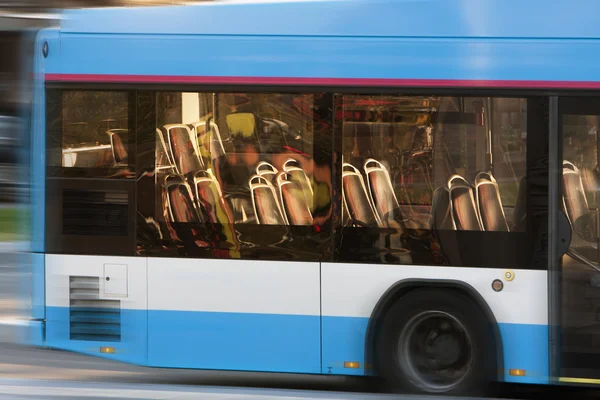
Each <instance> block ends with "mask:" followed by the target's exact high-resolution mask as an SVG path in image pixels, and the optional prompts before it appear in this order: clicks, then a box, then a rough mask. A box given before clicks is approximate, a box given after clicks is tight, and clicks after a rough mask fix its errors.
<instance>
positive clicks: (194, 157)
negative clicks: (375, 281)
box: [136, 91, 331, 373]
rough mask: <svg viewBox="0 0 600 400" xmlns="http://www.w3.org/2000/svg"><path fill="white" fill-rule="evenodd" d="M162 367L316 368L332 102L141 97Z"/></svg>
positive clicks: (152, 334) (148, 241) (152, 309)
mask: <svg viewBox="0 0 600 400" xmlns="http://www.w3.org/2000/svg"><path fill="white" fill-rule="evenodd" d="M137 101H138V115H140V116H142V118H138V128H137V133H138V138H137V171H138V176H139V178H138V183H137V188H136V190H137V199H138V203H137V212H138V221H137V232H138V237H137V239H138V246H137V252H138V254H139V255H142V256H148V257H149V258H148V309H149V311H148V335H149V336H148V338H149V342H148V351H149V362H150V364H151V365H153V366H165V367H186V368H205V369H233V370H252V371H279V372H302V373H319V372H320V371H321V358H320V357H321V343H320V339H321V337H320V332H321V331H320V329H321V321H320V264H319V261H320V260H321V259H322V258H323V257H328V256H329V254H330V250H329V249H330V245H331V241H330V238H331V236H330V222H329V219H330V214H331V213H330V207H331V201H330V198H331V194H330V193H331V167H330V165H331V156H330V154H331V135H330V124H328V123H327V121H328V120H329V118H330V115H329V111H328V110H330V107H328V106H327V104H328V103H327V102H328V101H330V97H327V96H323V95H322V94H314V93H305V94H298V93H296V94H295V93H244V92H242V93H211V92H206V93H198V92H153V91H139V92H138V98H137Z"/></svg>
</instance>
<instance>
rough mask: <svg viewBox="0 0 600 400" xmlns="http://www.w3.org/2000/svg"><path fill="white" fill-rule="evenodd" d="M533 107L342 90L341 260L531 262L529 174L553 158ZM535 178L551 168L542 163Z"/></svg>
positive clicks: (513, 101) (533, 234)
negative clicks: (530, 109) (530, 111)
mask: <svg viewBox="0 0 600 400" xmlns="http://www.w3.org/2000/svg"><path fill="white" fill-rule="evenodd" d="M531 102H532V104H534V105H535V106H536V107H537V106H538V103H540V100H536V99H532V100H531ZM527 106H528V99H519V98H478V97H444V96H364V95H360V96H359V95H357V96H352V95H344V96H341V95H340V96H338V97H337V98H336V124H335V126H336V130H337V136H336V137H340V139H341V144H340V146H338V149H339V153H340V154H339V155H340V159H341V163H339V164H338V167H337V168H338V169H337V171H336V172H337V173H338V174H339V177H338V183H339V193H340V202H341V205H340V208H341V218H340V219H339V222H338V228H337V232H338V234H337V235H336V236H337V242H336V243H337V245H336V250H337V252H336V256H337V258H338V259H340V260H347V261H370V262H384V263H401V264H402V263H409V264H410V263H417V264H422V263H424V264H450V265H465V266H498V267H505V268H506V267H509V266H513V267H516V266H523V267H526V266H527V265H532V259H531V258H532V257H533V256H534V249H533V246H536V245H537V244H536V240H537V239H539V236H540V235H541V234H542V232H541V231H540V230H539V229H541V228H540V227H538V226H537V225H536V226H533V225H532V224H531V222H532V220H531V215H530V214H531V210H530V205H529V202H530V197H531V190H530V187H531V186H530V184H529V183H528V180H527V175H528V170H531V171H535V170H534V169H533V167H532V163H535V162H539V160H538V158H544V157H545V156H547V150H546V149H547V146H545V140H546V139H544V138H543V137H542V136H541V135H540V132H544V128H545V124H546V120H547V119H546V117H545V116H544V115H542V114H538V112H537V111H536V112H534V113H533V117H532V118H531V119H529V118H528V117H529V115H528V109H527ZM532 127H533V128H532ZM529 128H532V129H533V131H532V132H528V129H529ZM530 130H531V129H530ZM546 132H547V131H546ZM530 133H533V134H534V136H533V138H534V139H533V144H534V146H536V148H535V149H533V150H532V151H531V152H529V153H528V146H527V144H528V141H529V140H528V139H529V134H530ZM544 135H545V133H544ZM531 155H533V157H532V158H531V160H528V158H529V157H530V156H531ZM528 161H529V163H528ZM531 171H530V172H531ZM537 174H541V175H544V174H547V172H546V171H545V170H544V169H542V168H540V166H538V172H537ZM542 178H543V176H542ZM542 192H543V190H542ZM542 206H543V205H542ZM528 211H530V212H528ZM546 213H547V210H546ZM543 218H547V214H544V217H543ZM543 218H542V219H543ZM540 226H543V224H541V225H540Z"/></svg>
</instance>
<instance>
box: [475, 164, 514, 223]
mask: <svg viewBox="0 0 600 400" xmlns="http://www.w3.org/2000/svg"><path fill="white" fill-rule="evenodd" d="M475 198H476V204H477V211H478V212H479V215H480V218H481V223H482V225H483V229H484V230H486V231H498V232H508V231H509V227H508V223H507V222H506V215H505V214H504V209H503V208H502V200H501V198H500V191H499V190H498V183H497V182H496V179H495V178H494V176H493V175H492V174H491V173H490V172H480V173H479V174H477V176H476V177H475Z"/></svg>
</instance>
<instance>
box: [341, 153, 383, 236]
mask: <svg viewBox="0 0 600 400" xmlns="http://www.w3.org/2000/svg"><path fill="white" fill-rule="evenodd" d="M342 191H343V196H342V198H343V201H344V205H345V207H346V210H348V213H349V214H350V220H351V221H352V222H358V223H359V224H362V225H365V226H370V227H382V226H383V224H382V223H381V220H380V219H379V217H378V215H377V213H376V211H375V208H374V207H373V204H372V203H371V200H370V198H369V195H368V194H367V188H366V187H365V183H364V180H363V177H362V175H361V174H360V170H359V169H358V168H356V167H355V166H353V165H352V164H348V163H344V164H343V165H342Z"/></svg>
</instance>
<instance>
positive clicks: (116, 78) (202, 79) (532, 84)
mask: <svg viewBox="0 0 600 400" xmlns="http://www.w3.org/2000/svg"><path fill="white" fill-rule="evenodd" d="M45 79H46V82H82V83H85V82H88V83H89V82H96V83H167V84H169V83H194V84H207V85H210V84H213V85H214V84H217V85H276V86H307V85H308V86H356V87H361V86H363V87H378V86H379V87H428V88H429V87H436V88H440V87H442V88H445V87H452V88H454V87H460V88H519V89H600V82H590V81H588V82H584V81H519V80H485V79H391V78H390V79H388V78H285V77H281V78H279V77H244V76H160V75H98V74H46V76H45Z"/></svg>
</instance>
